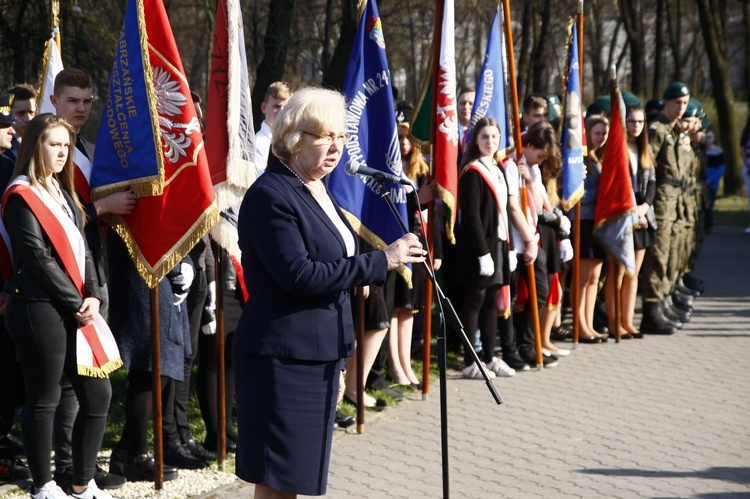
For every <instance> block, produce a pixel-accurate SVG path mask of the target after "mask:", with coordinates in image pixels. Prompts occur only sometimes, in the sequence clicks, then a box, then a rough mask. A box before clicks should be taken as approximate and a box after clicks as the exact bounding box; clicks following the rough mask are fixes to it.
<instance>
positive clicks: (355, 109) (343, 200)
mask: <svg viewBox="0 0 750 499" xmlns="http://www.w3.org/2000/svg"><path fill="white" fill-rule="evenodd" d="M392 88H393V87H392V86H391V73H390V71H389V70H388V60H387V58H386V54H385V40H384V38H383V29H382V25H381V23H380V16H379V14H378V9H377V6H376V5H375V1H374V0H369V1H368V2H367V6H366V7H365V11H364V13H363V14H362V17H361V19H360V21H359V26H358V27H357V36H356V38H355V40H354V46H353V47H352V54H351V58H350V61H349V68H348V69H347V72H346V80H345V82H344V94H345V95H346V100H347V103H348V108H347V115H346V131H347V132H348V133H349V134H350V135H351V138H350V139H349V142H348V143H347V145H346V149H345V151H344V154H343V155H342V158H341V163H340V165H339V167H338V168H336V169H334V170H333V172H332V173H331V174H330V175H328V177H327V183H328V189H329V190H330V192H331V194H332V195H333V197H334V198H335V199H336V201H337V202H338V203H339V205H341V208H342V209H343V210H344V212H345V213H346V216H347V218H348V219H349V222H350V223H351V224H352V226H353V227H354V229H355V230H356V231H357V233H358V234H359V235H360V237H362V238H363V239H365V240H366V241H368V242H369V243H370V244H372V245H373V246H374V247H375V248H377V249H382V248H384V247H385V246H386V245H388V244H390V243H392V242H393V241H395V240H396V239H398V238H399V237H401V236H402V235H403V231H402V230H401V227H400V226H399V223H398V222H397V221H396V219H395V217H394V216H393V215H392V214H391V212H390V209H389V208H388V205H387V204H386V201H385V200H384V199H381V198H380V195H379V194H378V187H377V182H376V181H375V180H374V179H372V178H370V177H361V176H350V175H347V173H346V172H345V165H346V164H347V162H349V161H352V162H353V163H356V164H358V165H361V166H368V167H370V168H374V169H376V170H381V171H383V172H385V173H389V174H392V175H396V176H403V172H402V166H401V153H400V150H399V144H398V135H397V133H396V111H395V108H394V105H393V93H392ZM386 188H387V189H388V194H389V196H390V198H391V199H392V200H393V202H394V203H395V205H396V208H397V211H398V213H399V215H400V216H401V218H402V219H403V220H404V221H407V213H406V191H405V190H404V187H403V186H401V185H396V184H392V183H386ZM408 225H409V224H408V222H407V226H408Z"/></svg>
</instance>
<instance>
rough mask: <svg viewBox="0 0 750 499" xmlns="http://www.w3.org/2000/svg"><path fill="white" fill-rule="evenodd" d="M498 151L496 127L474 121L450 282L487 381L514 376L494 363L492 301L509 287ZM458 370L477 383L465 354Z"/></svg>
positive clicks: (473, 366)
mask: <svg viewBox="0 0 750 499" xmlns="http://www.w3.org/2000/svg"><path fill="white" fill-rule="evenodd" d="M499 145H500V129H499V126H498V124H497V122H496V121H495V120H494V119H492V118H482V119H480V120H479V121H478V122H477V124H476V125H475V127H474V131H473V132H472V136H471V140H470V141H469V143H468V146H467V149H466V154H465V155H464V160H463V162H462V165H461V169H460V173H459V181H458V206H459V214H458V221H457V227H456V276H455V281H456V283H457V284H458V285H459V286H461V287H462V288H463V291H464V293H463V300H462V303H461V307H460V311H459V315H460V318H461V322H463V325H464V329H465V331H466V334H467V336H469V338H473V337H474V333H475V332H476V330H477V329H479V332H480V335H481V339H482V356H483V361H484V362H485V363H486V365H487V369H488V370H489V371H490V375H491V376H492V377H494V376H493V375H497V376H513V375H515V370H513V369H511V368H510V367H509V366H508V365H507V364H506V363H505V362H504V361H503V360H502V359H499V358H497V357H495V340H496V337H497V304H498V298H499V297H500V295H501V290H502V288H503V286H504V285H505V286H507V285H508V284H509V283H510V259H509V257H508V248H509V246H508V243H509V241H510V235H509V224H508V184H507V182H506V180H505V174H504V173H503V171H502V170H501V169H500V168H499V167H498V163H497V158H496V155H497V151H498V148H499ZM507 289H508V288H506V290H507ZM506 294H507V293H506ZM464 364H465V366H466V367H465V368H464V370H463V376H464V377H465V378H468V379H482V375H481V371H480V370H479V367H478V366H477V365H476V364H475V363H474V360H473V358H472V356H471V355H470V354H469V353H468V352H465V353H464Z"/></svg>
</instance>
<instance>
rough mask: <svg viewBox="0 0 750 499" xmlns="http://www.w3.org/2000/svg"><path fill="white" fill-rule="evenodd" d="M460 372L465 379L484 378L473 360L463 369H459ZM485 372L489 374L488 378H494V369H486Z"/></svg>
mask: <svg viewBox="0 0 750 499" xmlns="http://www.w3.org/2000/svg"><path fill="white" fill-rule="evenodd" d="M485 367H487V366H485ZM461 373H462V374H463V375H464V378H466V379H484V376H482V371H481V370H480V369H479V366H477V365H476V364H475V363H473V362H472V363H471V365H469V366H466V367H464V370H463V371H461ZM487 374H488V375H489V378H490V379H495V372H494V371H491V370H489V369H488V370H487Z"/></svg>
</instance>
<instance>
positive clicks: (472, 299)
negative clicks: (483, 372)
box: [460, 284, 500, 366]
mask: <svg viewBox="0 0 750 499" xmlns="http://www.w3.org/2000/svg"><path fill="white" fill-rule="evenodd" d="M499 295H500V285H499V284H498V285H496V286H489V287H487V288H464V293H463V301H462V305H461V314H460V318H461V322H462V323H463V325H464V331H465V332H466V335H467V336H468V337H469V338H474V333H476V331H477V329H479V334H480V337H481V338H482V362H484V363H485V364H486V363H488V362H491V361H492V357H494V356H495V344H496V340H497V298H498V296H499ZM473 363H474V358H473V357H472V356H471V354H470V353H469V351H467V350H466V346H465V345H464V365H467V366H468V365H471V364H473Z"/></svg>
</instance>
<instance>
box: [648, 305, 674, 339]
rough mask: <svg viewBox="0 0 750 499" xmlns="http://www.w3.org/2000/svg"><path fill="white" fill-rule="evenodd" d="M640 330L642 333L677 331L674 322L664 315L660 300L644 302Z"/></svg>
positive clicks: (671, 332) (669, 332)
mask: <svg viewBox="0 0 750 499" xmlns="http://www.w3.org/2000/svg"><path fill="white" fill-rule="evenodd" d="M640 330H641V333H645V334H674V333H675V332H677V328H676V327H675V325H674V323H672V322H671V321H670V320H668V319H667V318H666V317H665V316H664V312H663V310H662V308H661V303H659V302H643V317H642V319H641V328H640Z"/></svg>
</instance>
